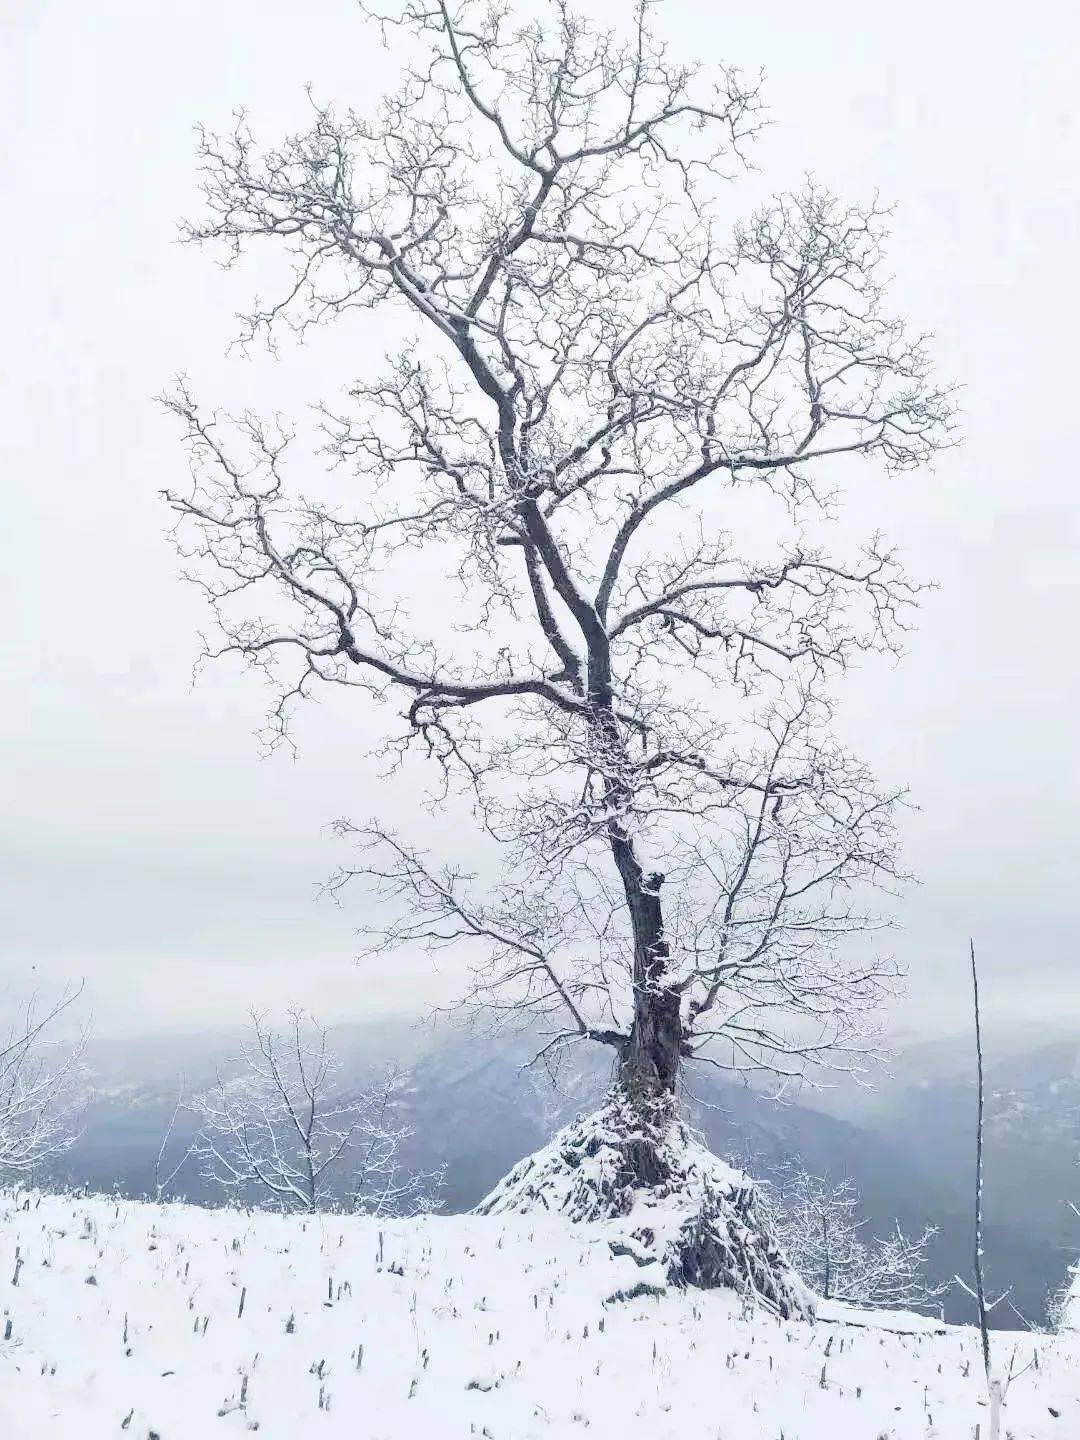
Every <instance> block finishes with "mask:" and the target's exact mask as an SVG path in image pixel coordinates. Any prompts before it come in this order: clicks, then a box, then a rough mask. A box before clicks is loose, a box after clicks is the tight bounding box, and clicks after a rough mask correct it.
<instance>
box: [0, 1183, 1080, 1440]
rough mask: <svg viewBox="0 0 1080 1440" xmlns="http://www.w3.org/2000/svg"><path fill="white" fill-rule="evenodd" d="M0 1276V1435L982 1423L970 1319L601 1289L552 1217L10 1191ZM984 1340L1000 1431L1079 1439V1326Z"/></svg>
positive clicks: (717, 1433) (935, 1435)
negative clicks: (251, 1210)
mask: <svg viewBox="0 0 1080 1440" xmlns="http://www.w3.org/2000/svg"><path fill="white" fill-rule="evenodd" d="M0 1266H2V1269H0V1336H2V1335H3V1333H4V1330H5V1328H6V1326H7V1323H8V1322H9V1321H10V1335H9V1337H8V1338H7V1339H6V1340H2V1339H0V1436H2V1437H3V1440H68V1437H71V1440H75V1437H78V1440H106V1437H108V1440H150V1437H151V1436H155V1435H156V1436H158V1437H159V1440H218V1437H220V1440H229V1437H238V1436H242V1435H247V1434H250V1433H252V1432H254V1431H255V1430H256V1427H257V1430H258V1435H259V1437H260V1440H346V1437H348V1440H458V1437H461V1440H483V1437H488V1440H570V1437H575V1440H578V1437H582V1436H585V1435H591V1436H596V1437H604V1440H606V1437H609V1436H610V1437H616V1436H617V1437H619V1440H646V1437H648V1440H718V1437H719V1440H778V1437H779V1436H780V1435H781V1433H783V1435H784V1437H785V1440H879V1437H884V1440H971V1437H972V1435H973V1434H974V1433H975V1427H976V1425H980V1426H981V1431H980V1433H981V1434H982V1435H983V1436H986V1435H987V1434H988V1409H987V1407H986V1405H985V1403H984V1401H985V1381H984V1379H983V1377H982V1369H981V1361H980V1358H979V1346H978V1338H977V1336H976V1334H975V1332H974V1331H973V1330H969V1329H966V1328H958V1327H943V1326H940V1325H934V1324H933V1322H929V1321H927V1320H926V1319H925V1318H924V1317H920V1316H902V1315H897V1314H896V1313H893V1312H889V1313H888V1314H887V1315H884V1316H882V1317H880V1321H881V1325H882V1326H883V1327H887V1328H878V1326H877V1317H874V1316H873V1315H871V1314H867V1313H864V1312H852V1311H850V1310H846V1309H845V1307H843V1306H838V1305H832V1306H828V1307H827V1310H826V1311H823V1315H822V1318H820V1319H819V1320H818V1321H816V1322H810V1321H806V1320H791V1321H788V1320H783V1319H781V1318H779V1317H777V1316H775V1315H770V1314H768V1313H766V1312H765V1311H764V1310H762V1309H761V1308H760V1307H758V1306H752V1305H748V1304H746V1303H745V1302H742V1301H740V1299H739V1298H738V1297H737V1296H735V1295H734V1294H732V1292H731V1291H726V1290H710V1291H700V1290H692V1289H684V1290H679V1289H675V1288H671V1287H668V1288H667V1289H666V1290H665V1291H664V1293H662V1294H659V1295H651V1294H646V1295H639V1296H638V1297H637V1298H635V1299H631V1300H625V1299H623V1300H616V1299H613V1298H612V1296H613V1295H614V1294H615V1293H616V1292H618V1291H627V1290H629V1289H630V1288H631V1287H632V1285H633V1283H634V1281H635V1280H636V1279H637V1277H638V1274H639V1269H638V1266H637V1265H636V1263H635V1262H634V1260H633V1259H632V1258H631V1257H630V1256H626V1255H624V1256H613V1255H612V1253H611V1248H610V1244H609V1242H608V1237H607V1234H606V1227H605V1225H604V1224H600V1225H597V1224H595V1223H591V1222H588V1221H584V1222H579V1223H576V1224H574V1223H571V1222H569V1221H568V1220H567V1219H565V1218H564V1217H563V1216H560V1215H547V1216H536V1215H528V1216H519V1215H513V1214H504V1215H498V1216H495V1215H492V1216H455V1217H431V1218H425V1219H421V1220H408V1221H393V1222H380V1221H377V1220H372V1219H366V1218H354V1217H349V1216H330V1215H327V1216H319V1217H316V1218H315V1219H304V1218H299V1217H284V1216H274V1215H267V1214H246V1213H243V1212H237V1211H223V1210H201V1209H197V1208H195V1207H191V1206H185V1205H166V1206H159V1205H152V1204H139V1203H136V1202H127V1201H122V1202H115V1201H111V1200H108V1199H104V1198H89V1199H80V1198H74V1197H71V1196H47V1195H37V1194H31V1195H25V1194H24V1195H20V1196H15V1195H12V1194H11V1193H6V1192H0ZM16 1272H17V1275H16ZM995 1344H996V1345H997V1346H998V1348H999V1350H1000V1358H1001V1362H1002V1366H1003V1368H1004V1367H1005V1366H1006V1365H1007V1363H1008V1360H1009V1357H1010V1356H1011V1355H1012V1353H1013V1349H1014V1347H1015V1350H1016V1358H1015V1361H1014V1364H1013V1368H1014V1372H1015V1373H1016V1374H1017V1377H1018V1378H1017V1379H1016V1380H1015V1381H1014V1382H1013V1383H1012V1385H1011V1386H1010V1388H1009V1391H1008V1395H1007V1397H1006V1406H1005V1412H1004V1417H1003V1425H1002V1434H1003V1436H1004V1435H1006V1434H1012V1435H1013V1436H1014V1437H1016V1440H1051V1437H1054V1440H1071V1437H1074V1436H1077V1435H1080V1337H1077V1336H1073V1335H1061V1336H1045V1335H1033V1334H1021V1335H1009V1336H1008V1337H1005V1336H1001V1337H999V1338H998V1339H997V1340H996V1341H995ZM1036 1351H1037V1352H1038V1367H1037V1368H1036V1367H1035V1366H1034V1365H1030V1366H1029V1362H1030V1361H1031V1360H1032V1358H1033V1356H1034V1354H1035V1352H1036ZM1026 1366H1029V1368H1026V1369H1025V1367H1026ZM1020 1372H1023V1373H1020Z"/></svg>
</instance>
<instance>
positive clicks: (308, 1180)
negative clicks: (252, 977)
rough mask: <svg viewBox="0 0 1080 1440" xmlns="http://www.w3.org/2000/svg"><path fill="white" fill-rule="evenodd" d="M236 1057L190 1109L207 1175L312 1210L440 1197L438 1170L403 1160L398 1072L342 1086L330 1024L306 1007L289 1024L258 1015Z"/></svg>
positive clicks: (273, 1202)
mask: <svg viewBox="0 0 1080 1440" xmlns="http://www.w3.org/2000/svg"><path fill="white" fill-rule="evenodd" d="M251 1029H252V1038H251V1040H250V1041H248V1042H245V1043H244V1044H243V1046H242V1047H241V1052H240V1057H239V1061H238V1064H237V1065H236V1066H235V1067H234V1068H233V1070H232V1071H231V1072H224V1073H219V1075H218V1078H217V1081H216V1083H215V1084H214V1085H213V1087H212V1088H211V1089H209V1090H207V1091H205V1092H204V1093H202V1094H200V1095H197V1096H196V1097H195V1098H194V1099H193V1100H192V1101H191V1108H192V1110H193V1111H194V1113H195V1114H196V1115H197V1117H198V1119H199V1125H200V1128H199V1132H198V1134H197V1136H196V1138H195V1142H194V1145H193V1147H192V1153H193V1154H194V1155H195V1156H196V1157H197V1158H198V1160H199V1161H200V1162H201V1164H202V1170H203V1174H204V1176H206V1178H208V1179H212V1180H215V1181H216V1182H217V1183H218V1184H219V1185H220V1186H221V1187H222V1189H223V1190H224V1191H225V1192H226V1194H228V1195H230V1196H231V1197H232V1198H234V1199H235V1200H237V1201H241V1202H253V1203H262V1204H269V1205H270V1206H271V1207H272V1208H275V1209H283V1210H290V1211H301V1212H308V1213H314V1212H316V1211H318V1210H325V1209H336V1208H339V1207H340V1206H341V1205H342V1204H343V1203H346V1200H347V1202H348V1203H349V1204H351V1206H352V1208H353V1209H356V1210H359V1211H363V1212H365V1213H371V1214H379V1215H415V1214H418V1213H419V1212H420V1211H421V1210H425V1209H429V1208H431V1207H432V1206H433V1204H434V1203H435V1201H436V1199H437V1195H438V1190H439V1187H440V1185H441V1179H442V1176H441V1172H434V1173H423V1174H416V1173H413V1172H409V1171H406V1170H404V1169H403V1168H402V1167H401V1165H400V1163H399V1150H400V1147H401V1144H402V1142H403V1141H404V1140H405V1139H407V1138H408V1135H409V1134H410V1133H411V1132H410V1131H409V1130H408V1127H406V1126H402V1125H398V1124H395V1123H394V1101H395V1096H396V1093H397V1090H398V1088H399V1086H400V1083H401V1077H400V1076H398V1075H393V1076H391V1077H388V1078H387V1079H386V1080H385V1081H383V1082H381V1083H380V1084H378V1085H376V1086H374V1087H372V1088H368V1089H359V1088H358V1089H356V1090H346V1089H345V1088H344V1087H343V1086H342V1083H341V1064H340V1061H339V1060H338V1059H337V1058H336V1057H335V1056H334V1055H333V1054H332V1053H331V1051H330V1048H329V1046H328V1036H327V1031H326V1030H325V1028H324V1027H323V1026H321V1025H320V1024H319V1023H318V1021H316V1020H314V1019H312V1018H311V1017H310V1016H306V1015H305V1014H304V1013H303V1012H302V1011H299V1010H293V1011H291V1012H290V1014H289V1024H288V1027H287V1029H286V1030H285V1031H284V1032H283V1033H278V1032H276V1031H274V1030H273V1029H271V1028H270V1027H268V1026H267V1024H266V1022H265V1020H264V1018H263V1017H262V1016H261V1015H259V1014H253V1015H252V1020H251Z"/></svg>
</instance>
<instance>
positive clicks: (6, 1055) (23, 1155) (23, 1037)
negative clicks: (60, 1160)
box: [0, 985, 86, 1179]
mask: <svg viewBox="0 0 1080 1440" xmlns="http://www.w3.org/2000/svg"><path fill="white" fill-rule="evenodd" d="M81 994H82V986H81V985H80V986H78V987H77V988H75V989H69V990H65V991H64V993H63V994H62V995H61V996H60V997H59V999H57V1000H56V1001H54V1002H53V1003H52V1004H51V1005H46V1006H42V1004H41V1002H40V1000H39V999H38V997H37V996H32V997H31V999H30V1000H29V1001H28V1002H27V1003H26V1005H25V1006H24V1007H23V1008H22V1009H21V1010H20V1012H19V1013H18V1015H17V1016H16V1018H15V1019H13V1020H12V1021H11V1023H10V1025H9V1026H8V1029H7V1032H6V1033H5V1034H4V1035H3V1036H2V1037H0V1178H3V1179H25V1178H27V1177H29V1176H32V1175H33V1174H34V1173H35V1172H36V1171H37V1170H39V1169H40V1167H41V1166H42V1165H44V1164H46V1163H47V1162H48V1161H50V1160H53V1159H55V1158H56V1157H57V1156H59V1155H61V1154H63V1152H64V1151H65V1150H67V1149H69V1148H70V1146H71V1145H72V1144H73V1143H74V1141H75V1138H76V1136H77V1133H78V1105H79V1084H78V1082H79V1078H80V1076H81V1074H82V1055H83V1049H84V1046H85V1041H86V1035H85V1032H84V1033H83V1035H82V1036H81V1037H80V1038H79V1039H77V1040H76V1041H75V1043H74V1044H72V1045H69V1046H64V1045H61V1044H58V1043H57V1042H55V1041H53V1040H52V1039H51V1033H52V1032H53V1031H54V1030H55V1026H56V1022H57V1021H58V1020H59V1018H60V1017H61V1016H62V1015H63V1014H64V1013H65V1012H66V1011H68V1010H69V1009H70V1007H71V1006H72V1005H73V1004H74V1003H75V1001H76V1000H77V999H78V997H79V996H80V995H81Z"/></svg>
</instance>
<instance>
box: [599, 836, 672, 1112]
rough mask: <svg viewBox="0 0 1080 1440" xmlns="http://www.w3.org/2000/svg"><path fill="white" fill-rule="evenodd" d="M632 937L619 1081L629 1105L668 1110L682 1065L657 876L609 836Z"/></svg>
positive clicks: (627, 847)
mask: <svg viewBox="0 0 1080 1440" xmlns="http://www.w3.org/2000/svg"><path fill="white" fill-rule="evenodd" d="M611 848H612V854H613V856H614V859H615V864H616V866H617V867H618V870H619V874H620V876H621V877H622V882H623V888H624V890H625V892H626V900H627V905H628V907H629V911H630V919H631V925H632V929H633V937H634V969H633V979H634V1018H633V1022H632V1024H631V1028H630V1039H629V1044H628V1045H627V1046H626V1049H625V1050H624V1052H623V1055H622V1061H621V1064H620V1070H619V1082H620V1084H621V1086H622V1088H623V1090H624V1091H625V1092H626V1094H627V1096H628V1098H629V1099H630V1100H631V1101H632V1103H633V1104H634V1106H635V1108H640V1109H643V1110H648V1111H650V1112H655V1111H656V1110H658V1109H659V1110H668V1109H670V1107H671V1105H672V1103H673V1100H674V1095H675V1088H676V1085H677V1082H678V1078H679V1070H680V1066H681V1064H682V1038H683V1036H682V1004H681V999H682V997H681V996H680V994H679V992H678V991H677V990H675V989H673V988H672V986H671V985H670V984H669V983H668V957H669V954H670V950H669V946H668V942H667V940H666V938H665V936H664V916H663V908H662V905H661V901H660V889H661V886H662V885H663V883H664V877H663V876H662V875H649V876H645V875H643V874H642V871H641V866H640V864H639V863H638V859H637V856H636V855H635V854H634V848H633V845H632V843H631V842H630V840H628V839H627V838H626V837H625V836H624V835H622V834H613V836H612V844H611Z"/></svg>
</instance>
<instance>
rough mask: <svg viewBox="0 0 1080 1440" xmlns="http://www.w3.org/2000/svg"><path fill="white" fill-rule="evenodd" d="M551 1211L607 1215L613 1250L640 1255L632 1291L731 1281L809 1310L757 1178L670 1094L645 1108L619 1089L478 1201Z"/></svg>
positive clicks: (493, 1210)
mask: <svg viewBox="0 0 1080 1440" xmlns="http://www.w3.org/2000/svg"><path fill="white" fill-rule="evenodd" d="M545 1212H550V1213H554V1214H561V1215H565V1216H566V1217H567V1218H568V1219H570V1220H575V1221H587V1222H594V1223H599V1224H602V1225H604V1226H605V1227H606V1229H607V1232H608V1241H609V1244H610V1245H611V1249H612V1253H613V1254H615V1255H629V1256H630V1257H632V1258H633V1260H634V1261H635V1262H636V1263H637V1265H638V1266H639V1267H640V1271H641V1274H640V1278H639V1281H638V1284H636V1285H634V1286H633V1287H631V1292H630V1293H634V1292H636V1291H639V1290H642V1289H646V1290H655V1289H662V1288H664V1286H666V1285H676V1286H686V1285H695V1286H700V1287H701V1288H703V1289H711V1288H713V1287H717V1286H728V1287H730V1288H732V1289H734V1290H737V1291H738V1292H740V1293H741V1294H744V1295H748V1296H750V1297H752V1298H754V1299H755V1300H757V1301H760V1302H762V1303H763V1304H765V1305H767V1306H769V1307H770V1308H772V1309H774V1310H776V1311H778V1312H779V1313H780V1314H781V1315H784V1316H791V1315H803V1314H809V1313H811V1312H812V1310H813V1297H812V1296H811V1294H810V1292H809V1291H808V1290H807V1289H806V1287H805V1286H804V1285H803V1283H802V1282H801V1281H800V1280H799V1278H798V1276H797V1275H796V1274H795V1273H794V1271H793V1270H792V1269H791V1267H790V1265H789V1264H788V1262H787V1260H786V1258H785V1257H784V1255H783V1253H782V1251H781V1250H780V1248H779V1246H778V1244H777V1242H776V1240H775V1239H774V1238H773V1236H772V1234H771V1232H770V1230H769V1227H768V1223H767V1221H766V1220H765V1218H764V1215H763V1214H762V1212H761V1207H760V1206H759V1204H758V1202H757V1193H756V1190H755V1188H754V1185H753V1183H752V1181H750V1180H749V1179H748V1178H747V1177H746V1176H745V1175H742V1174H740V1173H739V1172H738V1171H737V1170H733V1169H732V1168H731V1167H730V1166H728V1165H726V1164H725V1163H724V1162H723V1161H722V1160H720V1159H718V1158H717V1156H715V1155H713V1154H712V1153H711V1152H710V1151H709V1150H707V1149H706V1148H705V1146H704V1145H702V1144H701V1143H700V1141H698V1140H697V1139H696V1138H695V1137H694V1136H693V1134H692V1133H691V1131H690V1130H689V1128H688V1127H687V1125H686V1124H685V1122H684V1121H683V1120H682V1119H681V1118H680V1117H679V1116H678V1114H677V1113H676V1110H675V1106H674V1102H673V1101H672V1100H671V1099H670V1098H667V1099H665V1100H661V1101H658V1102H657V1103H656V1104H655V1105H654V1106H653V1107H652V1108H651V1109H648V1108H643V1107H642V1106H641V1104H640V1103H631V1101H630V1100H629V1099H628V1097H627V1096H626V1093H625V1091H623V1090H621V1089H616V1090H615V1091H614V1092H613V1093H612V1094H611V1095H610V1096H609V1097H608V1100H607V1101H606V1102H605V1104H604V1105H603V1106H602V1107H601V1109H600V1110H598V1111H596V1112H595V1113H594V1114H592V1115H588V1116H585V1117H583V1118H580V1119H578V1120H575V1121H574V1122H573V1124H571V1125H568V1126H566V1128H565V1129H563V1130H561V1131H560V1132H559V1134H558V1135H556V1136H555V1138H554V1140H552V1142H551V1143H550V1144H549V1145H547V1146H546V1147H545V1148H544V1149H543V1150H539V1151H537V1153H536V1154H535V1155H530V1156H528V1157H526V1159H524V1160H522V1161H520V1162H519V1164H517V1165H516V1166H515V1167H514V1169H513V1170H511V1172H510V1174H509V1175H507V1176H506V1178H505V1179H504V1180H503V1181H502V1182H501V1183H500V1184H499V1185H498V1186H497V1187H496V1188H495V1189H494V1190H493V1191H492V1192H491V1194H490V1195H489V1196H487V1198H486V1199H485V1200H483V1201H481V1203H480V1204H479V1205H478V1206H477V1207H476V1213H478V1214H482V1215H498V1214H541V1213H545Z"/></svg>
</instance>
